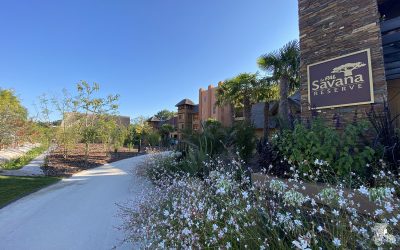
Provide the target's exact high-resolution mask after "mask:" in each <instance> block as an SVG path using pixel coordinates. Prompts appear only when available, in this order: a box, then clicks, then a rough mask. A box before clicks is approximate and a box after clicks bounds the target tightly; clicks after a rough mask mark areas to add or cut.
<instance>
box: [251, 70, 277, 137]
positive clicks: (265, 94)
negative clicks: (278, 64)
mask: <svg viewBox="0 0 400 250" xmlns="http://www.w3.org/2000/svg"><path fill="white" fill-rule="evenodd" d="M258 83H259V84H258V86H257V88H256V94H257V101H258V102H264V126H263V127H264V129H263V134H264V139H265V140H266V141H268V136H269V107H270V103H271V102H273V101H276V100H279V88H278V84H277V83H276V81H274V80H273V79H272V78H271V77H265V78H262V79H260V80H259V81H258Z"/></svg>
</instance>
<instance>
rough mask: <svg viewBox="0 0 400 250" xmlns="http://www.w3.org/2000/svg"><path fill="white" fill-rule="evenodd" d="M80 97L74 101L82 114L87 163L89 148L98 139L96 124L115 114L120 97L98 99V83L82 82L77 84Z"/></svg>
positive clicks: (110, 96) (109, 96) (111, 96)
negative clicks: (101, 119) (105, 116)
mask: <svg viewBox="0 0 400 250" xmlns="http://www.w3.org/2000/svg"><path fill="white" fill-rule="evenodd" d="M77 89H78V96H77V97H76V100H75V101H74V105H76V106H77V107H79V109H80V111H81V112H82V114H81V115H80V117H79V120H80V121H81V124H82V130H81V131H82V137H83V142H84V143H85V162H86V163H87V162H88V157H89V150H90V149H89V146H90V144H91V143H93V142H94V140H95V139H96V137H97V134H96V133H97V129H96V122H97V120H98V119H100V118H101V117H102V116H104V115H108V114H115V112H116V111H117V109H118V104H117V103H116V102H117V101H118V99H119V95H108V96H107V97H105V98H103V97H97V96H96V94H97V92H98V91H99V90H100V86H99V84H97V83H93V84H92V85H91V84H89V83H87V82H85V81H81V82H79V83H78V84H77Z"/></svg>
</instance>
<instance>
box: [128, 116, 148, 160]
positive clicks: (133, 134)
mask: <svg viewBox="0 0 400 250" xmlns="http://www.w3.org/2000/svg"><path fill="white" fill-rule="evenodd" d="M151 130H152V128H151V126H150V125H149V124H148V122H147V119H146V118H145V117H143V116H139V117H137V118H135V119H134V120H133V124H131V127H130V131H129V137H130V139H131V140H132V141H136V142H137V143H138V151H139V152H140V151H141V150H142V141H143V138H144V136H145V135H147V134H149V133H150V132H151Z"/></svg>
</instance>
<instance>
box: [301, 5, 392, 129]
mask: <svg viewBox="0 0 400 250" xmlns="http://www.w3.org/2000/svg"><path fill="white" fill-rule="evenodd" d="M379 17H380V16H379V13H378V6H377V1H376V0H351V1H349V0H324V1H316V0H299V26H300V49H301V72H300V73H301V104H302V117H303V118H307V117H310V115H311V112H310V110H309V104H308V96H307V94H308V92H307V90H308V86H307V65H310V64H313V63H317V62H320V61H324V60H328V59H331V58H335V57H338V56H342V55H346V54H349V53H352V52H356V51H360V50H364V49H368V48H369V49H370V50H371V61H372V74H373V81H374V97H375V103H377V104H378V107H379V104H381V103H382V102H383V98H385V97H386V96H387V89H386V80H385V71H384V62H383V52H382V40H381V32H380V26H379ZM369 109H370V105H359V106H349V107H340V108H334V109H323V110H322V111H321V114H322V115H323V116H324V117H326V118H327V119H332V117H333V116H334V115H335V114H337V115H339V116H340V117H341V120H342V121H349V120H350V119H353V118H354V113H355V111H356V110H357V112H356V113H357V114H358V116H365V111H368V110H369Z"/></svg>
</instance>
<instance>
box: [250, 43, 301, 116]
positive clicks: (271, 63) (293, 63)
mask: <svg viewBox="0 0 400 250" xmlns="http://www.w3.org/2000/svg"><path fill="white" fill-rule="evenodd" d="M257 64H258V66H259V67H260V68H261V69H263V70H265V71H267V73H269V74H270V75H271V77H272V78H273V79H274V80H276V81H278V82H279V93H280V101H279V114H280V116H281V119H282V120H283V122H284V123H287V122H288V120H289V101H288V96H289V91H290V90H293V89H294V88H295V87H298V85H299V83H300V80H299V79H300V78H299V67H300V48H299V44H298V42H297V40H294V41H290V42H289V43H287V44H286V45H284V46H283V47H282V48H281V49H279V50H277V51H274V52H270V53H267V54H265V55H262V56H261V57H260V58H258V61H257Z"/></svg>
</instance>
